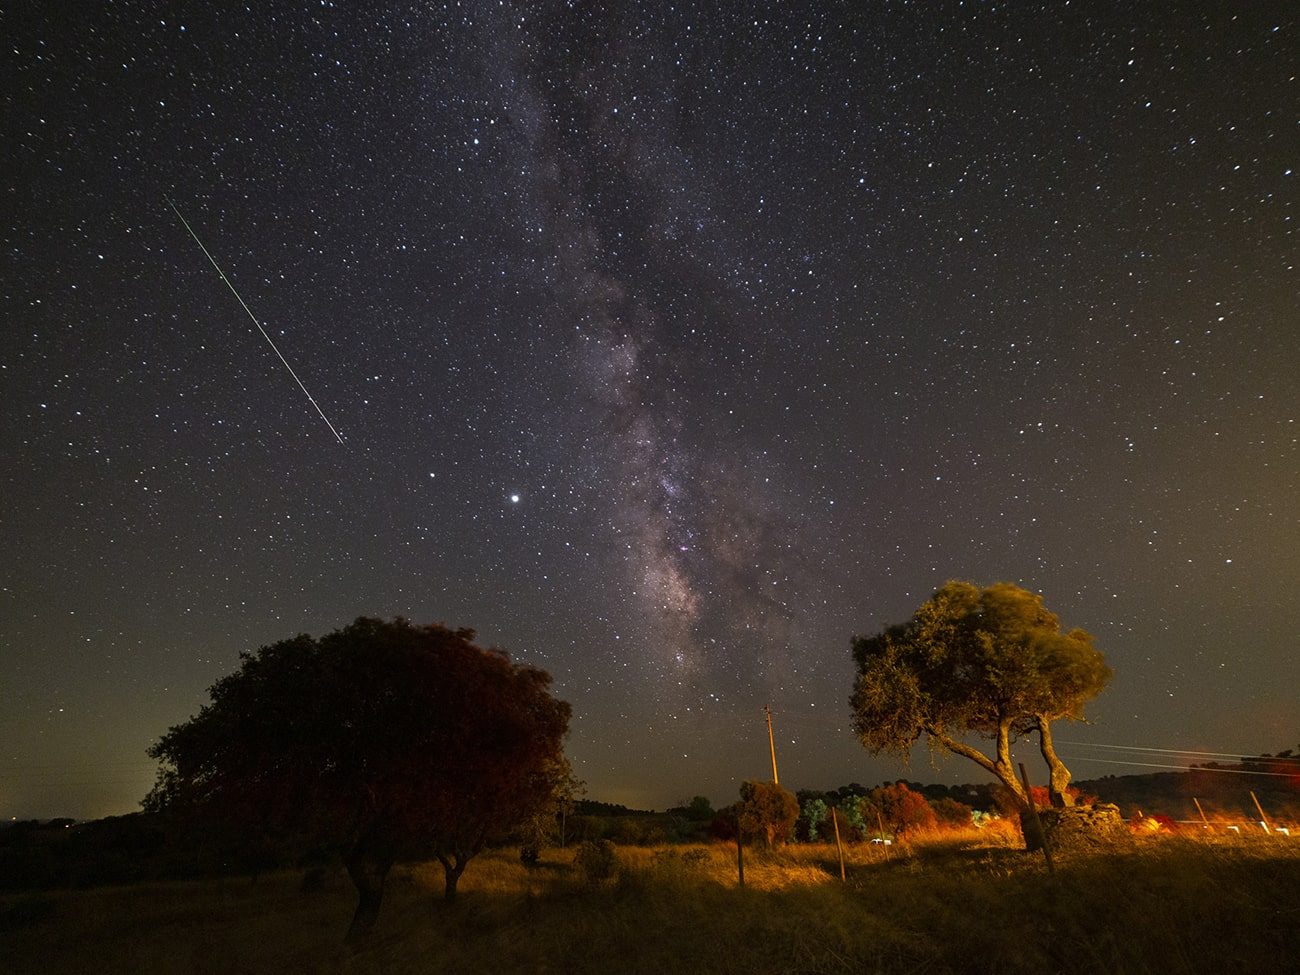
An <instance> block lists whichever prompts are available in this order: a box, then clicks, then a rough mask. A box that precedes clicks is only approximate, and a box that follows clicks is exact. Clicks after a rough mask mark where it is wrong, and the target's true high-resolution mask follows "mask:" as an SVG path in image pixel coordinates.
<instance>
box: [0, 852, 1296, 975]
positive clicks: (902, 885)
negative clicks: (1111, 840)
mask: <svg viewBox="0 0 1300 975" xmlns="http://www.w3.org/2000/svg"><path fill="white" fill-rule="evenodd" d="M1005 842H1006V844H1007V845H998V843H999V841H998V840H997V839H996V838H990V837H988V836H985V837H982V838H981V839H979V840H975V839H974V838H973V837H969V836H963V837H948V838H946V839H937V838H935V839H931V840H929V841H917V842H914V843H912V844H910V845H904V846H895V847H892V848H890V849H889V850H888V851H886V850H885V849H884V848H881V847H871V846H854V847H852V848H850V849H849V850H848V851H847V852H848V857H849V863H848V881H847V883H841V881H840V878H839V868H838V865H837V863H836V859H835V848H834V846H811V845H800V846H792V847H787V848H785V849H782V850H780V851H777V852H774V853H771V854H765V853H763V852H761V851H759V850H755V849H747V857H746V870H745V879H746V886H745V888H744V889H738V888H737V885H736V872H735V849H734V847H727V846H721V845H718V846H698V847H658V848H639V847H627V848H620V849H619V851H618V854H619V861H620V862H619V870H618V874H617V876H616V877H614V878H611V879H608V880H605V881H601V882H595V883H593V882H588V881H587V880H585V879H584V878H583V876H582V875H581V874H580V872H579V871H577V870H575V869H574V867H573V862H572V861H573V853H572V851H565V850H552V851H549V852H548V853H547V854H545V855H544V856H543V858H542V862H541V863H540V864H539V865H538V866H536V867H533V868H531V869H530V868H526V867H524V866H523V865H521V864H520V863H519V862H518V859H517V857H516V855H515V852H514V851H505V850H503V851H498V852H491V853H487V854H484V855H483V856H481V857H480V858H479V859H477V860H476V861H474V862H473V863H472V864H471V865H470V868H469V870H468V871H466V874H465V876H464V878H463V880H462V882H461V898H460V900H459V901H458V902H457V903H454V904H446V903H444V902H443V901H442V900H441V870H440V868H438V867H437V865H436V864H431V865H416V866H410V867H402V868H397V869H396V870H395V875H394V877H393V879H392V880H391V881H390V885H389V888H388V892H387V895H386V898H385V903H384V908H383V914H382V916H381V917H380V920H379V924H378V926H377V928H376V930H375V932H374V934H373V936H372V937H371V939H370V940H369V941H368V943H366V944H365V945H364V946H363V947H362V948H360V949H359V950H357V951H352V950H350V949H348V948H346V947H344V945H343V944H342V937H343V933H344V930H345V928H346V926H347V922H348V920H349V917H350V914H351V910H352V906H353V897H354V895H353V891H352V888H351V886H350V884H349V883H348V881H347V878H346V876H345V875H344V873H343V872H342V870H341V869H340V870H337V871H333V872H331V873H329V874H328V875H327V876H326V877H325V879H324V882H323V884H321V885H319V887H318V888H317V889H313V890H304V889H303V884H302V877H301V875H300V874H298V873H287V872H286V873H279V874H273V875H268V876H263V877H261V878H259V879H258V880H256V881H252V880H250V879H248V878H240V879H229V880H222V881H207V882H202V883H174V884H150V885H140V886H133V887H116V888H101V889H94V890H84V891H62V892H46V893H36V894H24V895H11V896H6V897H4V898H3V900H2V901H0V912H3V916H4V917H5V918H6V919H7V922H6V924H5V928H4V929H3V930H0V970H3V971H4V972H7V973H28V972H30V973H41V975H59V973H71V972H76V973H87V975H91V973H95V975H99V973H119V972H120V973H141V975H150V973H214V975H215V973H243V972H246V973H274V975H289V973H299V972H330V973H407V972H410V973H416V972H419V973H436V972H455V973H467V975H472V973H492V975H503V973H511V972H555V973H570V972H572V973H597V972H600V973H604V972H611V973H613V972H617V973H629V975H632V973H654V975H665V973H676V972H690V973H711V972H735V973H746V975H753V973H766V972H773V973H776V972H855V973H868V972H884V973H903V972H907V973H922V972H924V973H945V972H996V973H1020V972H1024V973H1030V972H1033V973H1036V975H1038V973H1045V972H1070V973H1093V972H1095V973H1103V972H1104V973H1111V975H1114V973H1139V972H1143V973H1144V972H1151V973H1157V972H1158V973H1160V975H1177V973H1202V972H1234V973H1247V972H1279V973H1281V972H1290V971H1295V970H1296V967H1295V966H1296V965H1297V959H1300V841H1298V840H1294V839H1288V838H1286V837H1280V836H1279V837H1274V838H1267V837H1263V836H1250V837H1242V838H1238V839H1224V838H1219V839H1214V838H1178V837H1168V836H1152V837H1146V838H1142V839H1140V840H1135V841H1134V842H1133V844H1131V845H1126V846H1124V847H1122V848H1117V849H1114V850H1110V851H1106V852H1101V853H1095V854H1089V855H1086V856H1083V855H1076V856H1075V857H1073V858H1064V857H1062V858H1060V859H1059V860H1058V863H1057V870H1056V873H1055V874H1054V875H1051V876H1049V875H1048V873H1047V871H1046V869H1045V866H1044V863H1043V860H1042V859H1041V857H1038V856H1031V855H1029V854H1026V853H1025V852H1023V851H1022V850H1018V849H1014V848H1012V847H1011V846H1010V845H1009V844H1010V839H1009V838H1008V839H1007V840H1006V841H1005ZM20 922H21V923H20Z"/></svg>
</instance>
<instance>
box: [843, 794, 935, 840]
mask: <svg viewBox="0 0 1300 975" xmlns="http://www.w3.org/2000/svg"><path fill="white" fill-rule="evenodd" d="M858 811H859V812H861V813H862V814H863V819H864V820H866V821H867V822H868V823H872V822H876V816H877V815H879V817H880V819H881V820H882V821H883V822H884V824H885V825H886V826H888V827H889V829H890V830H891V831H892V832H894V833H897V834H899V835H901V834H903V833H907V832H909V831H912V830H917V829H932V828H933V827H934V826H935V825H936V824H937V822H938V819H937V818H936V816H935V814H934V810H933V809H932V808H931V807H930V802H929V800H927V799H926V798H925V796H923V795H921V793H919V792H913V791H912V790H911V789H909V788H908V787H907V784H906V783H904V782H895V783H894V784H893V785H882V786H880V787H879V788H878V789H872V790H871V791H870V792H869V793H867V795H866V796H865V797H863V799H862V800H860V801H859V803H858Z"/></svg>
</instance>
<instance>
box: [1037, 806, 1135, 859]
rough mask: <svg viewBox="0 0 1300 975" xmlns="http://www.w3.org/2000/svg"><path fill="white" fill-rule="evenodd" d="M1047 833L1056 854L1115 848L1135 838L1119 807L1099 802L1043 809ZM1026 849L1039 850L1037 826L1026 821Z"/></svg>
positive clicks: (1041, 810) (1043, 821) (1041, 818)
mask: <svg viewBox="0 0 1300 975" xmlns="http://www.w3.org/2000/svg"><path fill="white" fill-rule="evenodd" d="M1038 818H1039V819H1040V820H1042V823H1043V831H1044V832H1045V833H1046V834H1047V842H1048V845H1049V846H1050V847H1051V849H1052V852H1056V851H1057V850H1063V851H1070V850H1096V849H1104V848H1108V847H1113V846H1114V845H1115V844H1116V843H1119V842H1124V841H1126V840H1128V839H1129V838H1130V836H1131V834H1130V832H1129V828H1128V824H1127V823H1126V822H1124V817H1123V816H1121V815H1120V812H1119V806H1116V805H1115V804H1114V803H1110V802H1099V803H1097V804H1096V805H1093V806H1067V807H1065V808H1063V809H1040V810H1038ZM1021 825H1022V827H1023V828H1024V833H1025V846H1026V848H1027V849H1030V850H1036V849H1038V844H1037V842H1035V840H1034V837H1033V826H1032V825H1031V824H1029V823H1027V822H1025V821H1024V819H1023V818H1022V820H1021Z"/></svg>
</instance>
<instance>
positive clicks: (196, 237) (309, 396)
mask: <svg viewBox="0 0 1300 975" xmlns="http://www.w3.org/2000/svg"><path fill="white" fill-rule="evenodd" d="M163 199H164V200H167V205H168V206H169V207H171V208H172V212H173V213H175V214H176V216H177V218H179V219H180V222H181V223H182V224H183V225H184V227H185V229H186V230H188V231H189V234H190V236H191V237H193V238H194V243H196V244H198V245H199V249H200V250H202V251H203V254H204V256H205V257H207V259H208V260H209V261H210V262H211V264H212V266H213V268H215V269H216V272H217V274H218V275H219V276H220V277H221V280H222V281H224V282H226V287H227V288H229V289H230V293H231V294H232V295H234V296H235V300H236V301H238V302H239V304H240V307H242V308H243V309H244V311H246V312H248V317H249V318H251V319H252V320H253V324H254V325H256V326H257V330H258V331H259V332H261V333H262V338H264V339H266V344H267V345H269V346H270V347H271V349H272V351H274V352H275V354H276V355H277V356H279V358H280V361H281V362H283V363H284V367H285V368H286V369H288V370H289V375H291V376H292V377H293V381H294V382H296V383H297V384H298V388H299V389H301V390H302V392H303V395H304V396H306V397H307V399H308V401H309V402H310V403H311V405H312V406H314V407H315V408H316V412H317V413H319V414H320V418H321V419H322V420H324V421H325V425H326V426H327V427H329V428H330V433H332V434H334V439H335V440H337V441H338V442H339V443H343V438H342V437H341V436H339V432H338V430H336V429H334V424H332V423H330V418H329V417H327V416H326V415H325V411H324V410H322V409H321V408H320V404H319V403H317V402H316V399H315V397H313V396H312V394H311V393H309V392H307V387H306V386H304V385H303V384H302V380H301V379H299V378H298V374H297V373H296V372H294V371H293V366H291V365H289V360H288V359H286V358H285V357H284V353H283V352H281V351H280V350H279V348H277V346H276V344H275V342H273V341H272V340H271V336H270V335H268V334H267V331H266V329H264V328H263V327H262V323H261V322H259V321H258V320H257V316H256V315H254V314H253V310H252V309H251V308H249V307H248V305H247V303H246V302H245V301H244V299H243V298H241V297H240V296H239V292H238V291H236V290H235V286H234V285H233V284H231V283H230V279H229V278H228V277H226V272H225V271H223V270H221V266H220V265H219V264H217V260H216V258H214V257H213V256H212V254H210V253H209V252H208V249H207V248H206V247H204V246H203V241H201V240H199V235H198V234H196V233H195V232H194V228H193V227H191V226H190V222H189V221H188V220H186V219H185V217H184V216H183V215H182V214H181V211H180V210H179V209H178V208H177V206H176V204H175V203H173V202H172V201H171V200H170V199H169V198H168V197H165V196H164V197H163Z"/></svg>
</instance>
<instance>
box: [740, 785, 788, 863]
mask: <svg viewBox="0 0 1300 975" xmlns="http://www.w3.org/2000/svg"><path fill="white" fill-rule="evenodd" d="M798 818H799V800H798V799H796V798H795V797H794V795H792V794H791V793H789V792H787V791H786V790H785V789H782V788H781V787H780V786H779V785H777V784H776V783H775V782H757V781H749V782H742V783H741V785H740V829H741V831H742V832H744V833H747V834H749V835H751V836H762V837H763V839H764V841H765V842H766V844H767V846H769V847H771V846H772V845H773V844H775V843H783V842H785V841H786V840H788V839H789V838H790V834H791V832H792V831H793V830H794V824H795V821H796V820H797V819H798Z"/></svg>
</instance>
